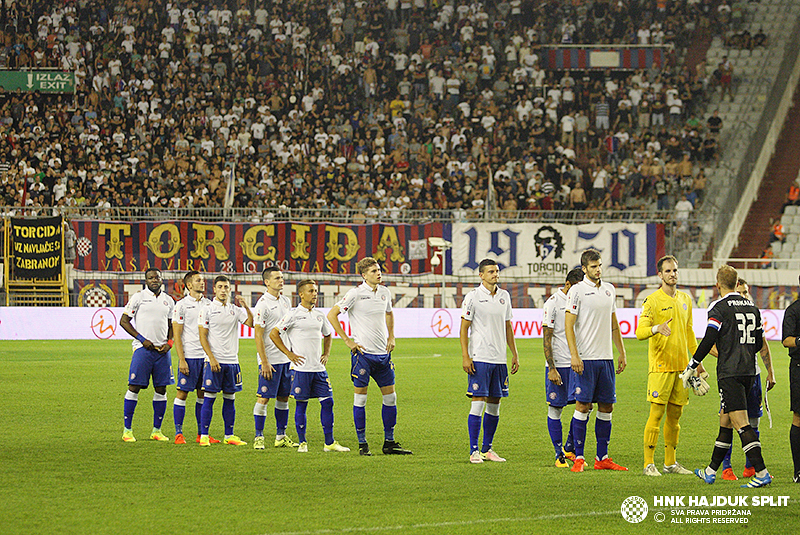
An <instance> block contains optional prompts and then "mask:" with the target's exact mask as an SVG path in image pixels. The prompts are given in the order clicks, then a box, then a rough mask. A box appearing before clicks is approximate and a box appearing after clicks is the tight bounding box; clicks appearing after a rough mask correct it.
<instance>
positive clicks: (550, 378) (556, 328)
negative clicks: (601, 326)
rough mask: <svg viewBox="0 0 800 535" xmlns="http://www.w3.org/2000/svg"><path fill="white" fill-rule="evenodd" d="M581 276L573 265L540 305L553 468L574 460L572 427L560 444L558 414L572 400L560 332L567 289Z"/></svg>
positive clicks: (563, 337) (567, 359)
mask: <svg viewBox="0 0 800 535" xmlns="http://www.w3.org/2000/svg"><path fill="white" fill-rule="evenodd" d="M582 279H583V271H582V270H581V268H575V269H573V270H572V271H570V272H569V273H568V274H567V279H566V282H565V283H564V287H563V288H561V289H559V290H557V291H556V292H555V293H554V294H553V295H551V296H550V298H549V299H548V300H547V301H546V302H545V304H544V310H543V316H542V317H543V319H542V343H543V345H544V358H545V361H546V362H547V366H545V379H544V391H545V401H546V403H547V405H548V406H547V431H548V432H549V433H550V440H551V441H552V442H553V448H555V452H556V461H555V465H556V467H557V468H569V464H568V463H567V459H569V460H571V461H574V460H575V452H574V449H575V446H574V444H573V441H572V429H570V432H569V434H568V435H567V442H566V444H563V445H562V442H561V441H562V438H563V432H562V428H561V413H562V412H563V410H564V407H566V406H567V405H569V404H572V403H575V397H574V394H573V392H572V389H573V388H574V386H573V382H574V380H573V372H572V369H571V368H570V363H571V357H570V354H569V345H568V344H567V335H566V333H565V331H564V315H565V312H566V310H567V292H569V289H570V288H571V287H572V285H573V284H577V283H578V282H580V281H581V280H582Z"/></svg>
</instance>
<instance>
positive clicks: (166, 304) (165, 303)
mask: <svg viewBox="0 0 800 535" xmlns="http://www.w3.org/2000/svg"><path fill="white" fill-rule="evenodd" d="M161 303H162V304H163V305H164V306H165V307H167V306H169V303H167V300H166V299H164V300H163V301H161Z"/></svg>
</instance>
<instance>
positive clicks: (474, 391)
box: [460, 258, 519, 464]
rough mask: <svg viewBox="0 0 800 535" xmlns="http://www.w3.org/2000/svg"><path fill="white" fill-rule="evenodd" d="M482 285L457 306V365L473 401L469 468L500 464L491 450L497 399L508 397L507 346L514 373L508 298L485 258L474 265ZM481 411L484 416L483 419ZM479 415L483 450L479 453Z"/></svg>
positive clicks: (497, 273) (469, 423)
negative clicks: (459, 323)
mask: <svg viewBox="0 0 800 535" xmlns="http://www.w3.org/2000/svg"><path fill="white" fill-rule="evenodd" d="M478 275H479V276H480V278H481V285H480V286H478V287H477V288H475V289H474V290H472V291H470V292H469V293H468V294H467V295H466V297H464V303H463V304H462V306H461V329H460V339H461V360H462V367H463V369H464V371H465V372H467V375H469V377H468V378H467V379H468V380H467V397H469V398H472V404H471V406H470V411H469V417H468V418H467V428H468V429H469V445H470V456H469V460H470V462H471V463H474V464H477V463H482V462H483V461H485V460H486V461H496V462H503V461H505V459H503V458H502V457H500V456H499V455H498V454H497V453H495V451H494V449H492V441H493V440H494V434H495V431H497V424H498V422H499V421H500V398H504V397H507V396H508V366H507V357H506V345H507V346H508V348H509V349H510V350H511V373H512V374H514V373H517V370H518V369H519V356H518V355H517V344H516V342H515V340H514V326H513V325H512V324H511V295H509V293H508V292H507V291H506V290H503V289H502V288H498V287H497V282H498V281H499V279H500V268H499V267H498V266H497V262H495V261H494V260H492V259H490V258H485V259H483V260H481V263H480V264H479V265H478ZM484 409H486V413H485V414H484ZM481 415H483V447H482V448H478V437H479V435H480V433H481Z"/></svg>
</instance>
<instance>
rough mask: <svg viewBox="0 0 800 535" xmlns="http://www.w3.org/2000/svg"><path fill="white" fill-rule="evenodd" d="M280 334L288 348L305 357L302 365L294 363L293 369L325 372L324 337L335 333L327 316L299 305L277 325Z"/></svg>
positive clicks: (315, 309) (317, 310)
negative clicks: (321, 360)
mask: <svg viewBox="0 0 800 535" xmlns="http://www.w3.org/2000/svg"><path fill="white" fill-rule="evenodd" d="M277 329H278V332H279V333H281V334H282V335H285V336H284V340H286V342H287V343H286V347H288V348H289V350H290V351H291V352H292V353H294V354H295V355H300V356H301V357H303V359H304V360H303V363H302V364H294V363H292V369H293V370H297V371H300V372H324V371H325V365H324V364H322V362H320V360H319V359H320V357H321V356H322V346H321V345H320V344H321V342H322V339H323V337H325V336H330V335H331V333H333V327H331V324H330V323H328V319H327V318H326V317H325V314H323V313H322V312H320V311H319V309H317V308H312V309H311V310H309V309H307V308H306V307H304V306H303V305H298V306H296V307H295V308H293V309H291V310H290V311H289V312H288V313H287V314H286V315H285V316H284V317H283V318H281V321H279V322H278V325H277Z"/></svg>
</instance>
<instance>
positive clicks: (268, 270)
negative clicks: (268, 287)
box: [261, 266, 281, 281]
mask: <svg viewBox="0 0 800 535" xmlns="http://www.w3.org/2000/svg"><path fill="white" fill-rule="evenodd" d="M280 270H281V269H280V268H279V267H277V266H269V267H268V268H264V271H262V272H261V280H265V281H266V280H269V278H270V277H271V276H272V274H273V273H275V272H276V271H280Z"/></svg>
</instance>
